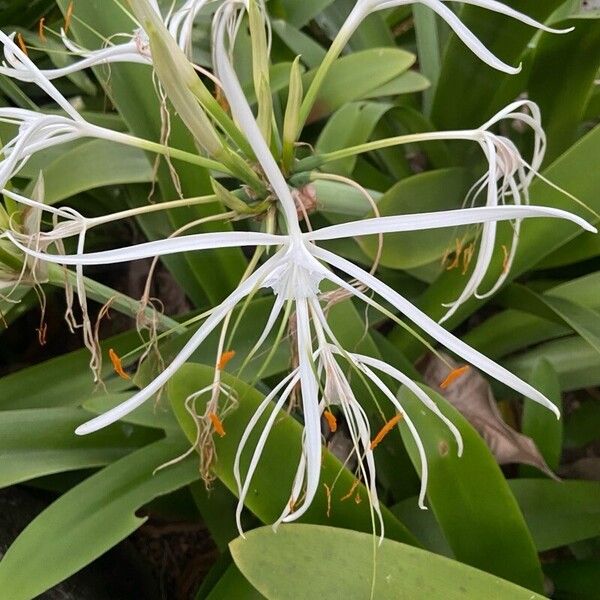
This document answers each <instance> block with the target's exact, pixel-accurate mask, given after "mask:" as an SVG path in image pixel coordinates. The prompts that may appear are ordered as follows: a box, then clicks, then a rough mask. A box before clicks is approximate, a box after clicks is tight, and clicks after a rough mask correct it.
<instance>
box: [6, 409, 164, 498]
mask: <svg viewBox="0 0 600 600" xmlns="http://www.w3.org/2000/svg"><path fill="white" fill-rule="evenodd" d="M87 419H88V415H87V413H86V412H85V411H83V410H80V409H75V408H51V409H32V410H14V411H2V412H0V456H1V458H2V460H1V461H0V487H6V486H9V485H13V484H15V483H20V482H22V481H28V480H30V479H34V478H35V477H42V476H44V475H50V474H53V473H62V472H64V471H74V470H77V469H87V468H92V467H101V466H104V465H106V464H109V463H111V462H113V461H115V460H118V459H119V458H121V457H123V456H124V455H126V454H129V453H130V452H131V451H132V450H135V449H136V448H139V447H140V446H143V445H144V444H146V443H148V442H150V441H151V440H152V439H153V438H154V437H155V436H153V435H151V434H149V433H148V432H145V431H141V430H139V429H137V428H133V427H131V426H130V425H126V424H117V425H113V426H111V427H109V428H107V429H104V430H103V431H101V432H99V433H98V434H97V435H94V436H88V437H80V436H77V435H75V428H76V427H77V426H78V425H81V423H83V422H84V421H85V420H87Z"/></svg>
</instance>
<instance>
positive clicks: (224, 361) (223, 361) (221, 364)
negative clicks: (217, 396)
mask: <svg viewBox="0 0 600 600" xmlns="http://www.w3.org/2000/svg"><path fill="white" fill-rule="evenodd" d="M234 356H235V350H227V352H223V354H221V356H220V357H219V361H218V362H217V369H218V370H219V371H223V370H224V369H225V367H226V366H227V365H228V363H229V362H230V361H231V360H232V359H233V357H234Z"/></svg>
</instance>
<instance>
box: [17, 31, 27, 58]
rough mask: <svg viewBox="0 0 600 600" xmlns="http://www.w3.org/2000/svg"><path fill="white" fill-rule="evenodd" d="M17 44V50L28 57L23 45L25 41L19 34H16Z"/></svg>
mask: <svg viewBox="0 0 600 600" xmlns="http://www.w3.org/2000/svg"><path fill="white" fill-rule="evenodd" d="M17 43H18V44H19V48H21V50H23V54H27V56H29V52H27V46H26V45H25V40H24V39H23V36H22V35H21V34H20V33H17Z"/></svg>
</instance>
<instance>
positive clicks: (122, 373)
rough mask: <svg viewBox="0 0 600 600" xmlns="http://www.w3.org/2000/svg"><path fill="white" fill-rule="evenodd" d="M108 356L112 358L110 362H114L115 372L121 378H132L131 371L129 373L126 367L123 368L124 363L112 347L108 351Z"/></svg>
mask: <svg viewBox="0 0 600 600" xmlns="http://www.w3.org/2000/svg"><path fill="white" fill-rule="evenodd" d="M108 357H109V358H110V362H111V363H112V366H113V369H114V370H115V373H116V374H117V375H118V376H119V377H120V378H121V379H126V380H129V379H131V377H130V375H129V373H127V372H126V371H125V369H123V363H122V362H121V359H120V358H119V355H118V354H117V353H116V352H115V351H114V350H113V349H112V348H110V350H109V351H108Z"/></svg>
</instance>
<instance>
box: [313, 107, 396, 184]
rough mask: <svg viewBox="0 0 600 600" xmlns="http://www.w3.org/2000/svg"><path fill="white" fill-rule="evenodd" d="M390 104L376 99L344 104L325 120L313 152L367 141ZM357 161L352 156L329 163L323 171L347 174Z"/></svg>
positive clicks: (349, 173) (320, 152)
mask: <svg viewBox="0 0 600 600" xmlns="http://www.w3.org/2000/svg"><path fill="white" fill-rule="evenodd" d="M392 106H393V105H391V104H381V103H376V102H351V103H349V104H345V105H344V106H342V108H340V109H339V110H337V111H336V112H335V113H334V114H333V115H332V116H331V118H330V119H328V120H327V123H326V124H325V126H324V127H323V130H322V131H321V134H320V135H319V139H318V140H317V144H316V146H315V151H316V153H317V154H324V153H327V152H333V151H334V150H339V149H341V148H347V147H350V146H358V145H359V144H362V143H364V142H366V141H367V140H368V139H370V137H371V134H372V133H373V130H374V129H375V126H376V125H377V123H378V122H379V120H380V119H381V118H382V117H383V115H384V114H385V113H386V112H387V111H388V110H389V109H390V108H392ZM356 160H357V157H356V156H351V157H349V158H345V159H342V160H338V161H335V162H331V163H328V164H327V165H326V166H325V168H324V170H325V171H327V172H328V173H335V174H337V175H344V176H347V177H348V176H350V175H351V174H352V171H353V170H354V166H355V165H356Z"/></svg>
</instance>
